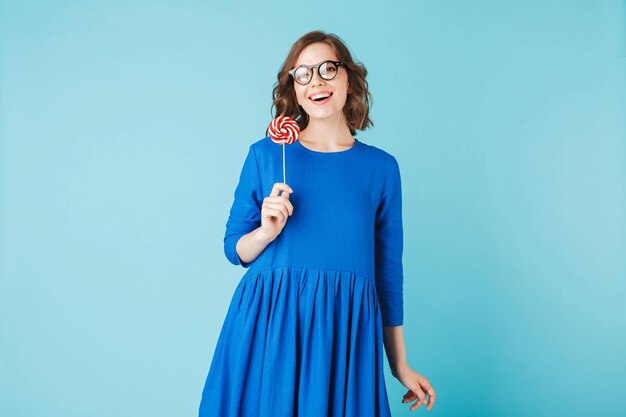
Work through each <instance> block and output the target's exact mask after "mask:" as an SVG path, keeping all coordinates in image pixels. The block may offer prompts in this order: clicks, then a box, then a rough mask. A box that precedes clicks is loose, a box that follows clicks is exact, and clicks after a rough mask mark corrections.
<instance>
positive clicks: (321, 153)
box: [296, 137, 360, 155]
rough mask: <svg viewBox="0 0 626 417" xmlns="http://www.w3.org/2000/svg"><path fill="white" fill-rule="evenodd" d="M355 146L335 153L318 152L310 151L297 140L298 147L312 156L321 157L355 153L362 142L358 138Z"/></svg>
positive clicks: (355, 140) (355, 139)
mask: <svg viewBox="0 0 626 417" xmlns="http://www.w3.org/2000/svg"><path fill="white" fill-rule="evenodd" d="M353 139H354V145H352V147H350V148H348V149H344V150H343V151H333V152H323V151H316V150H313V149H309V148H307V147H306V146H304V145H303V144H302V143H301V142H300V141H299V140H296V142H297V143H298V146H299V147H300V149H302V150H304V151H306V152H309V153H312V154H319V155H338V154H344V153H348V152H350V151H353V150H354V149H355V148H356V147H357V146H358V145H359V143H360V141H359V140H358V139H357V138H354V137H353Z"/></svg>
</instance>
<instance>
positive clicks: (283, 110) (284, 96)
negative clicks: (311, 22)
mask: <svg viewBox="0 0 626 417" xmlns="http://www.w3.org/2000/svg"><path fill="white" fill-rule="evenodd" d="M318 42H322V43H326V44H327V45H329V46H330V47H331V48H333V50H334V51H335V54H337V59H338V60H339V61H341V62H342V63H343V64H344V68H345V69H347V72H348V84H349V85H350V89H351V92H350V93H348V97H347V99H346V104H345V105H344V107H343V114H344V116H345V118H346V121H347V122H348V127H349V128H350V133H351V134H352V135H354V134H355V132H356V130H365V129H367V128H368V127H370V126H374V122H373V121H372V119H371V118H370V117H369V108H370V103H371V102H373V100H372V95H371V94H370V92H369V90H368V88H367V80H366V79H365V77H366V76H367V70H366V69H365V66H364V65H363V64H362V63H361V62H354V60H353V59H352V55H351V54H350V51H348V48H347V47H346V45H345V44H344V42H343V41H342V40H341V39H340V38H339V37H338V36H337V35H335V34H333V33H325V32H322V31H319V30H316V31H313V32H309V33H307V34H305V35H303V36H302V37H300V39H298V40H297V41H296V42H295V43H294V44H293V46H292V47H291V50H290V51H289V54H288V55H287V58H286V59H285V62H283V65H282V67H281V68H280V70H279V71H278V77H277V78H278V81H277V82H276V83H275V84H274V88H273V91H272V97H273V101H274V102H273V104H272V109H274V108H275V109H276V112H275V113H274V114H273V115H272V117H275V116H278V115H281V116H289V117H291V118H293V119H295V120H296V122H298V126H300V130H304V128H306V127H307V125H308V124H309V115H308V114H306V112H305V111H304V109H303V108H302V106H300V105H299V104H298V101H297V99H296V92H295V89H294V85H293V84H294V82H295V81H294V80H293V79H292V78H291V75H289V70H290V69H292V68H293V67H294V66H295V64H296V60H297V59H298V56H300V53H301V52H302V50H303V49H304V48H306V47H307V46H309V45H311V44H312V43H318Z"/></svg>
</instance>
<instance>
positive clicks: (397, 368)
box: [389, 361, 409, 376]
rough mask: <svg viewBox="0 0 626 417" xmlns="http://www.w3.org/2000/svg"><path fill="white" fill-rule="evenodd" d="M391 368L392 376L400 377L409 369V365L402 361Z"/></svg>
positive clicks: (391, 365)
mask: <svg viewBox="0 0 626 417" xmlns="http://www.w3.org/2000/svg"><path fill="white" fill-rule="evenodd" d="M389 367H390V368H391V374H392V375H393V376H398V375H399V374H401V373H402V372H403V371H404V370H405V369H408V368H409V364H408V362H406V361H400V362H398V363H394V364H390V366H389Z"/></svg>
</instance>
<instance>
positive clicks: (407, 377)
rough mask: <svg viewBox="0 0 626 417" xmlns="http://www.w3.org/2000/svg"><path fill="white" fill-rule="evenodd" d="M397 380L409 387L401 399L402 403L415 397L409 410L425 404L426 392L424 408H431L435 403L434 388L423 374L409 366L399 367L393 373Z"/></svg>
mask: <svg viewBox="0 0 626 417" xmlns="http://www.w3.org/2000/svg"><path fill="white" fill-rule="evenodd" d="M394 376H395V377H396V378H398V380H399V381H400V382H401V383H402V385H404V386H405V387H407V388H408V389H409V391H408V392H407V393H406V394H404V398H403V400H402V402H403V403H408V402H411V401H414V400H416V399H417V401H416V402H415V404H413V405H412V406H411V407H410V410H411V411H413V410H415V409H417V408H419V406H420V405H422V404H426V394H425V393H427V394H428V397H429V401H428V405H427V406H426V410H429V411H430V409H432V408H433V405H435V390H434V389H433V387H432V386H431V385H430V381H428V379H426V377H424V376H423V375H420V374H418V373H417V372H415V371H414V370H412V369H411V368H409V366H408V365H407V366H405V367H404V368H402V369H399V370H398V371H397V372H396V375H394Z"/></svg>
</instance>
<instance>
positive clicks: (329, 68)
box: [289, 60, 343, 85]
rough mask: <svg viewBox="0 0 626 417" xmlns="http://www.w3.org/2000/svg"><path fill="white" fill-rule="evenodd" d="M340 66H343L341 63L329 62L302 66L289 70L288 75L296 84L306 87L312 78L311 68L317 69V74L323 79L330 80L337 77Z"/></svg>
mask: <svg viewBox="0 0 626 417" xmlns="http://www.w3.org/2000/svg"><path fill="white" fill-rule="evenodd" d="M340 65H343V62H340V61H331V60H327V61H324V62H322V63H320V64H316V65H304V64H302V65H299V66H298V67H296V68H293V69H291V70H289V75H291V76H292V77H293V79H294V80H295V81H296V82H297V83H298V84H301V85H307V84H308V83H310V82H311V79H312V78H313V68H317V73H318V74H319V76H320V77H322V78H323V79H325V80H332V79H333V78H335V77H336V76H337V73H338V72H339V66H340Z"/></svg>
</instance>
